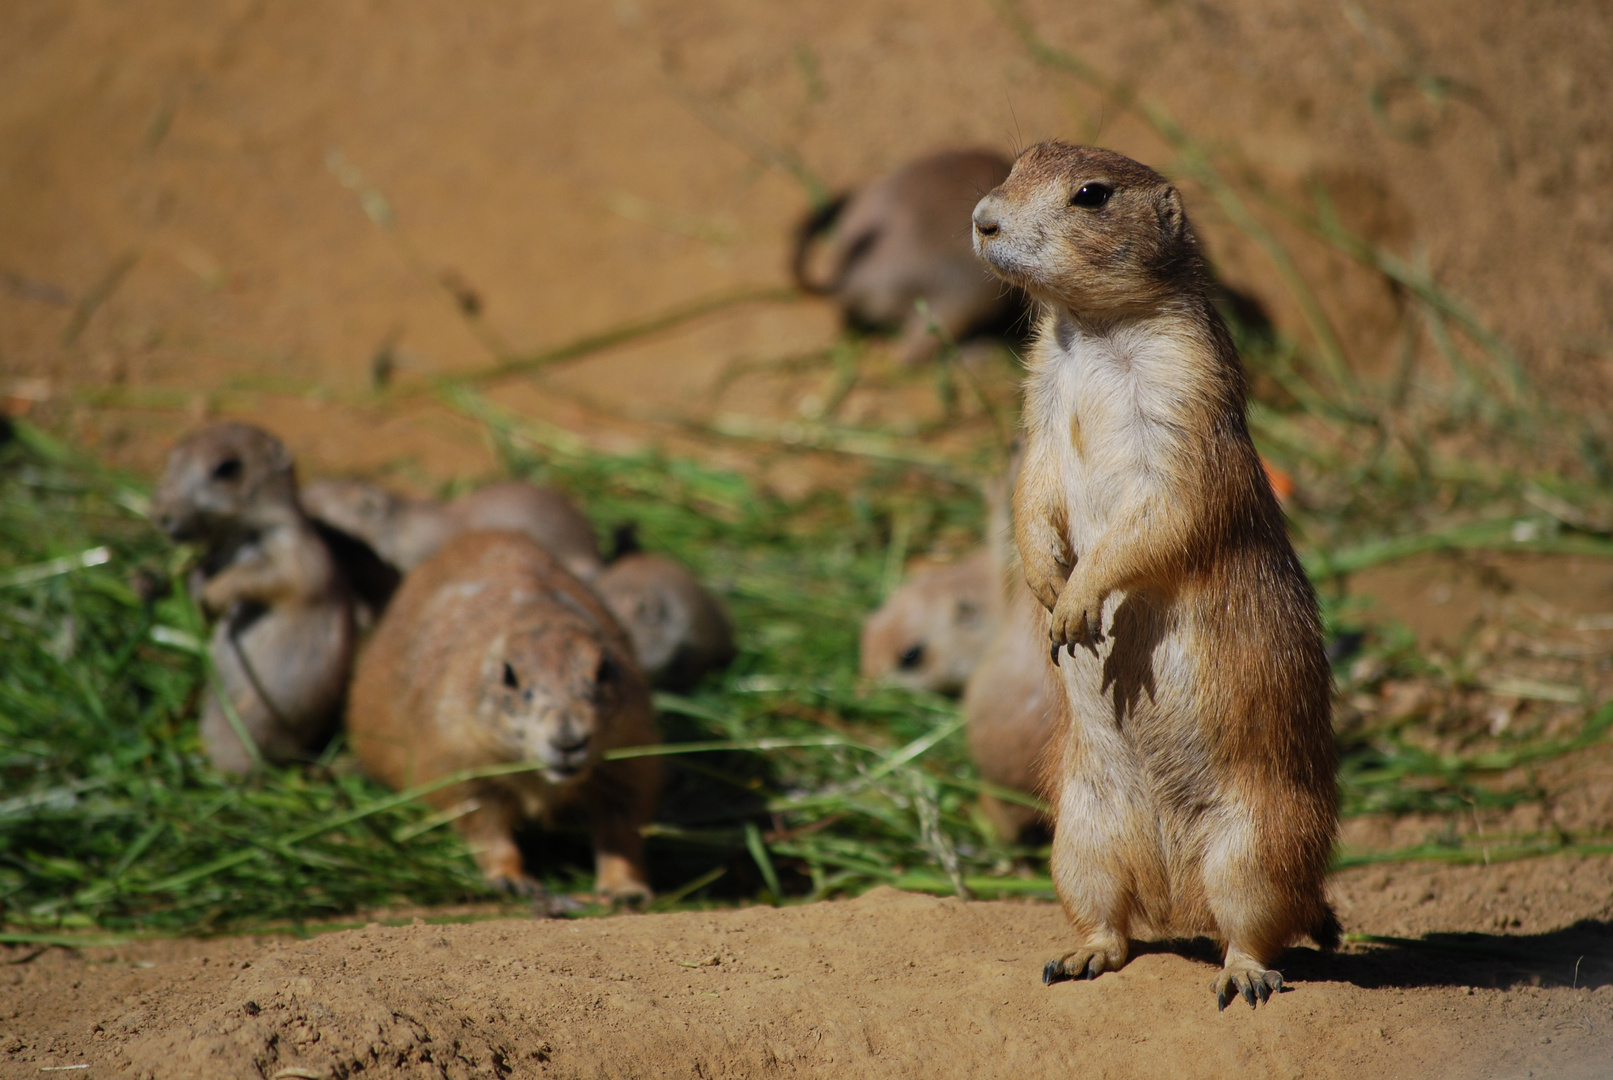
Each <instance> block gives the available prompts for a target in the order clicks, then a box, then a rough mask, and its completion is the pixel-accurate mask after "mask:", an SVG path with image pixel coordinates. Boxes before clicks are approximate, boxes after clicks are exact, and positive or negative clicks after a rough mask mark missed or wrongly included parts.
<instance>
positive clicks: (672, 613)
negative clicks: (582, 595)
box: [593, 552, 734, 690]
mask: <svg viewBox="0 0 1613 1080" xmlns="http://www.w3.org/2000/svg"><path fill="white" fill-rule="evenodd" d="M593 586H594V589H595V591H597V592H598V593H599V596H600V599H602V600H604V601H605V606H606V607H608V608H610V610H611V613H612V614H614V615H615V616H616V618H617V621H618V622H620V623H621V624H622V627H623V628H624V629H626V631H627V635H628V637H629V638H630V639H632V642H633V653H634V655H635V656H637V657H638V662H639V665H640V666H641V667H642V668H643V669H644V673H645V675H647V676H648V677H649V680H650V682H651V684H652V685H654V686H658V687H664V688H666V689H671V690H681V689H685V688H687V687H689V686H692V685H693V684H694V683H695V682H697V681H698V680H699V678H700V676H702V675H704V674H705V673H706V672H707V671H711V670H714V669H717V668H721V667H723V666H724V665H726V664H727V663H728V661H730V660H732V659H733V657H734V625H733V623H732V621H730V619H729V618H728V612H727V610H726V609H725V608H724V607H723V605H722V603H721V601H719V600H718V599H717V598H716V597H715V596H713V595H711V593H709V592H707V591H706V590H705V589H704V588H703V587H702V586H701V584H700V582H699V581H697V580H695V576H694V575H693V574H691V573H690V572H689V571H688V570H687V569H685V568H684V567H682V566H680V565H678V564H677V563H675V562H673V561H672V560H671V559H666V558H662V557H661V556H659V555H649V554H645V553H643V552H632V553H629V554H626V555H622V556H621V557H619V558H617V559H616V560H615V561H614V562H612V563H611V564H610V565H609V566H607V567H605V569H604V570H602V571H600V574H599V576H598V577H597V578H595V579H594V581H593Z"/></svg>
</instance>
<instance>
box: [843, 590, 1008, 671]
mask: <svg viewBox="0 0 1613 1080" xmlns="http://www.w3.org/2000/svg"><path fill="white" fill-rule="evenodd" d="M974 571H975V567H974V566H973V565H972V562H971V563H959V564H955V565H953V566H947V567H941V568H938V569H935V570H928V571H924V572H922V573H919V574H917V575H915V576H914V577H913V579H912V580H911V581H908V582H907V583H905V584H904V585H902V586H901V588H899V589H897V590H896V591H895V592H893V593H891V595H890V597H889V598H888V599H887V600H886V601H885V603H884V604H882V605H881V606H880V608H879V610H878V611H875V612H874V613H873V614H872V615H870V616H869V617H868V621H867V622H866V623H864V624H863V632H862V649H861V654H862V655H861V670H862V673H863V674H864V675H866V676H869V677H871V678H878V679H882V680H884V681H885V682H889V683H895V684H896V685H898V686H907V687H911V688H912V689H915V690H929V691H932V692H934V693H938V694H956V693H959V692H961V691H962V690H963V686H964V684H965V683H967V682H968V681H969V676H970V674H971V673H973V671H974V669H975V665H976V664H977V663H978V662H979V660H980V657H981V655H982V654H983V653H984V652H985V651H986V647H987V646H988V645H989V644H990V643H991V638H992V634H993V631H994V630H995V629H996V626H995V622H996V620H995V617H994V608H993V603H992V601H993V598H992V595H991V590H992V589H993V588H994V587H995V582H994V578H993V576H992V575H991V574H990V573H985V574H980V573H976V572H974Z"/></svg>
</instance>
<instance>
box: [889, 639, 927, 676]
mask: <svg viewBox="0 0 1613 1080" xmlns="http://www.w3.org/2000/svg"><path fill="white" fill-rule="evenodd" d="M922 663H924V643H923V642H922V641H921V642H919V643H918V644H917V645H909V646H908V647H907V648H906V649H904V650H903V651H902V655H901V656H899V657H897V658H896V665H897V666H898V667H900V668H901V669H902V670H903V671H912V670H913V669H914V668H916V667H918V666H919V665H920V664H922Z"/></svg>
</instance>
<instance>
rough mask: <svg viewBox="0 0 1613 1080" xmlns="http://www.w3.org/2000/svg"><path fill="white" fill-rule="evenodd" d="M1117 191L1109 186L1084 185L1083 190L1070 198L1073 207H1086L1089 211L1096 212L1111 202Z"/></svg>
mask: <svg viewBox="0 0 1613 1080" xmlns="http://www.w3.org/2000/svg"><path fill="white" fill-rule="evenodd" d="M1114 193H1115V189H1114V188H1112V187H1110V186H1109V185H1108V184H1082V185H1081V190H1079V191H1077V192H1076V193H1075V194H1074V195H1071V196H1070V205H1071V206H1084V207H1086V208H1087V209H1088V210H1096V209H1097V208H1098V207H1100V206H1102V205H1103V204H1104V203H1106V202H1108V201H1109V196H1111V195H1113V194H1114Z"/></svg>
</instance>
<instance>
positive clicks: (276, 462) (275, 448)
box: [269, 439, 293, 472]
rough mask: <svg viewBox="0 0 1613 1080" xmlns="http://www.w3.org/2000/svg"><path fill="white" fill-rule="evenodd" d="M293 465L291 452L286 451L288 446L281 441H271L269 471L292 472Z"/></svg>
mask: <svg viewBox="0 0 1613 1080" xmlns="http://www.w3.org/2000/svg"><path fill="white" fill-rule="evenodd" d="M292 464H293V462H292V459H291V451H290V450H288V449H286V444H285V443H283V442H281V441H280V440H279V439H271V440H270V442H269V471H270V472H290V471H291V469H292Z"/></svg>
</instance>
